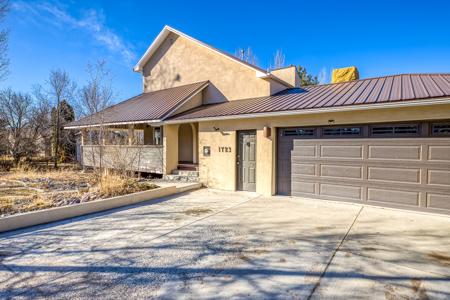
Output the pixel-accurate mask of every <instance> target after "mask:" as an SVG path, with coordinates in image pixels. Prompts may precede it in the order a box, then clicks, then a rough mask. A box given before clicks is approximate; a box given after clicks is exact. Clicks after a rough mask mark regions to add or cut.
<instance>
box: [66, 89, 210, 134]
mask: <svg viewBox="0 0 450 300" xmlns="http://www.w3.org/2000/svg"><path fill="white" fill-rule="evenodd" d="M208 83H209V82H208V81H203V82H198V83H193V84H188V85H183V86H179V87H174V88H169V89H164V90H159V91H154V92H149V93H144V94H140V95H138V96H135V97H133V98H130V99H128V100H125V101H123V102H120V103H118V104H116V105H113V106H110V107H108V108H106V109H104V110H102V111H100V112H99V113H97V114H94V115H91V116H87V117H85V118H82V119H80V120H78V121H75V122H72V123H69V124H67V125H66V126H65V127H80V126H93V125H98V124H112V123H114V124H116V123H127V122H139V121H155V120H163V119H164V118H165V117H166V116H167V115H168V114H169V113H170V112H172V111H173V110H175V109H176V108H177V107H178V106H179V105H181V104H182V103H183V101H185V100H187V99H188V98H189V97H191V96H193V95H195V94H197V93H198V92H199V91H201V90H202V89H203V88H205V87H206V86H207V85H208Z"/></svg>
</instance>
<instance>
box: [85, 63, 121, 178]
mask: <svg viewBox="0 0 450 300" xmlns="http://www.w3.org/2000/svg"><path fill="white" fill-rule="evenodd" d="M87 73H88V80H87V82H86V83H85V84H84V85H83V86H82V87H81V88H80V89H79V91H78V97H77V98H78V99H77V104H78V105H77V106H76V107H77V109H78V111H77V112H78V115H79V116H82V117H86V118H87V121H88V123H91V124H90V126H93V125H96V127H95V133H96V134H95V138H97V139H98V156H99V163H98V165H99V170H100V172H102V168H103V165H102V164H103V152H104V139H105V135H106V132H105V130H106V128H105V126H103V124H104V117H105V116H104V115H103V114H102V111H103V110H104V109H105V108H107V107H108V106H110V105H111V104H112V101H113V99H114V97H115V93H114V90H113V87H112V76H111V72H110V70H109V69H108V68H107V64H106V61H104V60H100V61H97V62H96V63H95V64H88V66H87ZM90 136H91V138H92V136H94V135H92V134H91V135H90ZM83 151H84V150H83ZM91 152H92V153H91V154H92V164H93V166H96V159H95V157H96V155H97V151H95V150H94V148H92V151H91Z"/></svg>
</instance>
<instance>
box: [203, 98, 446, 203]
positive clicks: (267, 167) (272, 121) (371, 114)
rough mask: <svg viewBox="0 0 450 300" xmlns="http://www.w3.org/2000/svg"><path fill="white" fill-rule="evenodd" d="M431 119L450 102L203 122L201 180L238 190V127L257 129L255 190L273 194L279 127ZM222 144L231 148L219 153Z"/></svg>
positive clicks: (441, 113)
mask: <svg viewBox="0 0 450 300" xmlns="http://www.w3.org/2000/svg"><path fill="white" fill-rule="evenodd" d="M432 119H435V120H438V119H450V105H436V106H427V107H425V106H423V107H409V108H401V109H399V108H396V109H378V110H370V111H357V112H356V111H353V112H335V113H320V114H310V115H300V116H283V117H272V118H253V119H243V120H226V121H209V122H200V123H199V137H200V139H199V148H200V149H199V150H200V155H199V167H200V180H201V181H202V182H203V183H205V184H206V185H207V186H209V187H212V188H218V189H225V190H235V189H236V130H248V129H255V130H257V153H256V156H257V177H256V178H257V179H256V180H257V183H256V192H258V193H261V194H265V195H270V194H274V193H275V171H274V170H275V162H276V159H275V155H276V153H275V148H276V130H275V129H276V127H288V126H316V125H327V124H328V121H329V120H334V123H333V124H334V125H338V124H352V123H375V122H393V121H408V120H432ZM264 126H268V127H271V128H272V130H271V131H272V137H271V138H265V137H264V136H263V128H264ZM213 127H216V128H219V131H215V130H214V128H213ZM203 146H210V147H211V156H210V157H205V156H204V155H203V153H202V149H203ZM219 146H221V147H222V146H227V147H231V149H232V151H231V152H225V153H222V152H219V151H218V147H219Z"/></svg>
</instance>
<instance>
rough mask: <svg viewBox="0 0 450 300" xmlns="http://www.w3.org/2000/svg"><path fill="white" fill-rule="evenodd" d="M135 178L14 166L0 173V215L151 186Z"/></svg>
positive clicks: (121, 193)
mask: <svg viewBox="0 0 450 300" xmlns="http://www.w3.org/2000/svg"><path fill="white" fill-rule="evenodd" d="M156 187H157V186H156V185H154V184H152V183H149V182H140V181H138V179H137V178H132V177H126V176H121V175H117V174H108V175H103V176H99V175H98V174H96V173H93V172H82V171H81V170H70V169H61V170H42V169H41V170H37V169H29V168H28V169H17V170H14V171H11V172H9V173H6V174H2V175H0V217H1V216H7V215H12V214H16V213H22V212H28V211H34V210H40V209H45V208H49V207H57V206H64V205H71V204H76V203H80V202H85V201H93V200H97V199H102V198H108V197H115V196H121V195H125V194H130V193H135V192H140V191H145V190H149V189H154V188H156Z"/></svg>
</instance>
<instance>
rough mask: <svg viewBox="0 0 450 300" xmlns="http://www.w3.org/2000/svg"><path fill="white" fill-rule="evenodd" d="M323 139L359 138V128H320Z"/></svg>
mask: <svg viewBox="0 0 450 300" xmlns="http://www.w3.org/2000/svg"><path fill="white" fill-rule="evenodd" d="M322 136H323V137H360V136H361V127H330V128H322Z"/></svg>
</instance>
